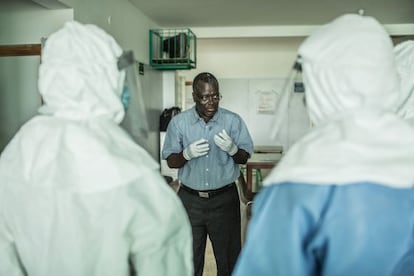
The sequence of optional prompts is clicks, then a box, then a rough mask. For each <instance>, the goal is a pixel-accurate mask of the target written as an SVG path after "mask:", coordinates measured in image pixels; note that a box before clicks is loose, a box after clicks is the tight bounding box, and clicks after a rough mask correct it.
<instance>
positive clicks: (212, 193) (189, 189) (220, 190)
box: [180, 182, 234, 198]
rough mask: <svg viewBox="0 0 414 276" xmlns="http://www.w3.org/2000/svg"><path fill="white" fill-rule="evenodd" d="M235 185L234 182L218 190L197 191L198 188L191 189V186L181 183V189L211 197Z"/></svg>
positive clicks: (200, 195)
mask: <svg viewBox="0 0 414 276" xmlns="http://www.w3.org/2000/svg"><path fill="white" fill-rule="evenodd" d="M233 185H234V182H233V183H230V184H227V185H226V186H224V187H221V188H218V189H216V190H207V191H197V190H194V189H191V188H190V187H187V186H185V185H184V184H181V186H180V189H183V190H184V191H187V192H189V193H190V194H193V195H196V196H199V197H203V198H210V197H213V196H215V195H218V194H221V193H223V192H225V191H227V190H230V189H231V188H232V187H233Z"/></svg>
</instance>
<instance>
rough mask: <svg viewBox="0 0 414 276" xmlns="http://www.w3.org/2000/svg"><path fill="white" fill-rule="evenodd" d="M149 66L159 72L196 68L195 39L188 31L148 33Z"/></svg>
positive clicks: (162, 30)
mask: <svg viewBox="0 0 414 276" xmlns="http://www.w3.org/2000/svg"><path fill="white" fill-rule="evenodd" d="M149 44H150V45H149V51H150V53H149V58H150V65H151V66H152V67H153V68H155V69H160V70H185V69H192V68H196V63H197V37H196V35H195V34H194V33H193V32H192V31H191V30H190V29H152V30H150V31H149Z"/></svg>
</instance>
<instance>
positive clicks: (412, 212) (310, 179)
mask: <svg viewBox="0 0 414 276" xmlns="http://www.w3.org/2000/svg"><path fill="white" fill-rule="evenodd" d="M298 53H299V55H300V56H301V57H302V68H303V80H304V85H305V96H306V104H307V108H308V113H309V117H310V119H311V121H312V123H313V124H314V128H313V129H312V130H311V131H310V132H309V133H308V134H306V135H305V136H304V137H302V138H301V139H300V140H299V141H298V142H296V143H295V144H294V145H293V146H292V147H291V148H290V149H289V150H288V152H287V153H286V155H285V156H283V157H282V159H281V161H280V162H279V163H278V164H277V166H276V167H275V168H274V169H273V170H272V172H271V173H270V175H269V176H268V177H267V178H266V179H265V181H264V188H262V189H261V190H260V192H259V195H258V196H256V197H255V199H254V203H253V216H252V220H250V222H249V227H248V230H247V240H246V242H245V244H244V248H243V249H242V252H241V255H240V257H239V259H238V263H237V265H236V268H235V271H234V276H251V275H258V276H259V275H260V276H265V275H268V276H270V275H272V276H273V275H295V276H296V275H315V276H316V275H326V276H332V275H335V276H349V275H353V276H367V275H375V276H390V275H393V276H397V275H401V276H407V275H414V246H413V245H414V189H413V186H414V128H412V127H411V126H410V125H409V124H408V123H407V122H405V121H404V120H402V119H401V118H400V117H399V116H398V115H397V114H396V107H397V106H398V104H399V96H400V91H399V88H400V87H399V79H398V75H397V70H396V68H395V62H394V59H395V58H394V52H393V45H392V42H391V39H390V37H389V35H388V34H387V33H386V31H385V30H384V28H383V27H382V26H381V24H380V23H379V22H378V21H377V20H375V19H374V18H372V17H366V16H360V15H355V14H347V15H343V16H340V17H338V18H336V19H335V20H333V21H332V22H329V23H328V24H326V25H324V26H322V27H321V28H320V29H319V30H317V31H316V32H314V33H313V34H312V35H311V36H309V37H308V38H307V39H306V40H305V41H304V43H303V44H302V45H301V46H300V47H299V52H298Z"/></svg>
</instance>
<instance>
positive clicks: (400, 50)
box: [394, 40, 414, 126]
mask: <svg viewBox="0 0 414 276" xmlns="http://www.w3.org/2000/svg"><path fill="white" fill-rule="evenodd" d="M394 51H395V60H396V62H397V69H398V73H399V75H400V79H401V95H402V96H401V105H400V106H399V108H398V114H399V115H401V116H402V117H403V118H404V119H406V120H407V121H408V122H409V123H410V124H411V125H412V126H414V40H407V41H404V42H401V43H399V44H397V45H396V46H395V47H394Z"/></svg>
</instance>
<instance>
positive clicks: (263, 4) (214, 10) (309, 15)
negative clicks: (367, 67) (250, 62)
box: [129, 0, 414, 27]
mask: <svg viewBox="0 0 414 276" xmlns="http://www.w3.org/2000/svg"><path fill="white" fill-rule="evenodd" d="M129 1H130V2H132V3H133V4H134V5H135V6H136V7H137V8H138V9H139V10H141V11H142V12H143V13H144V14H145V15H146V16H148V17H149V18H150V19H151V20H153V21H154V22H155V23H156V24H157V25H159V26H162V27H236V26H238V27H241V26H276V25H321V24H324V23H326V22H328V21H330V20H332V19H333V18H335V17H337V16H339V15H341V14H344V13H357V12H358V11H359V10H360V9H363V10H364V14H365V15H369V16H373V17H376V18H377V19H378V20H379V21H380V22H381V23H382V24H413V23H414V0H129Z"/></svg>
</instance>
